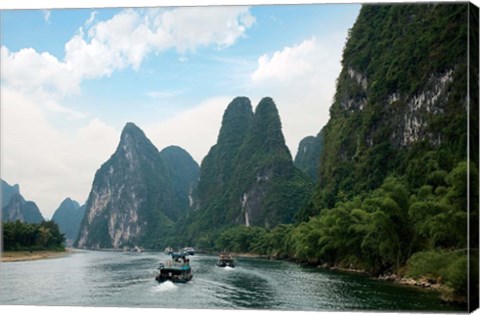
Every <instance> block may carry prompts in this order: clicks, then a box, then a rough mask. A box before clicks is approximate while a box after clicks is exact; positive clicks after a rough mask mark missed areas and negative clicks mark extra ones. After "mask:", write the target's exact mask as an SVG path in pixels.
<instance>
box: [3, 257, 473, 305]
mask: <svg viewBox="0 0 480 315" xmlns="http://www.w3.org/2000/svg"><path fill="white" fill-rule="evenodd" d="M167 258H168V257H167V256H166V255H164V254H163V253H154V252H144V253H121V252H101V251H78V252H76V253H73V254H70V255H67V256H66V257H62V258H57V259H49V260H37V261H25V262H14V263H2V264H0V304H2V305H18V304H21V305H71V306H79V305H80V306H125V307H127V306H128V307H166V308H195V309H216V308H220V309H272V310H304V311H307V310H310V311H323V310H387V311H391V310H397V311H413V310H416V311H441V312H450V311H453V312H459V311H465V310H464V309H460V308H458V307H453V306H447V305H443V304H442V303H440V301H439V299H438V295H437V294H436V293H435V292H432V291H426V290H421V289H417V288H410V287H404V286H400V285H395V284H392V283H388V282H383V281H378V280H374V279H371V278H368V277H366V276H362V275H357V274H350V273H339V272H332V271H326V270H321V269H316V268H307V267H302V266H299V265H297V264H294V263H290V262H284V261H270V260H265V259H260V258H237V259H236V261H237V267H235V268H219V267H217V266H216V265H215V261H216V257H215V256H211V255H195V256H192V257H191V266H192V271H193V280H192V281H190V282H189V283H187V284H173V283H171V282H166V283H162V284H159V283H157V282H156V281H155V280H154V278H155V275H156V266H157V265H158V263H159V262H162V261H165V260H166V259H167Z"/></svg>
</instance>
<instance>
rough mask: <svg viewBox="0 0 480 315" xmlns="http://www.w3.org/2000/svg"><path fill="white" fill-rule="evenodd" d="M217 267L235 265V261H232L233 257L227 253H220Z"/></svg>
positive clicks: (232, 266)
mask: <svg viewBox="0 0 480 315" xmlns="http://www.w3.org/2000/svg"><path fill="white" fill-rule="evenodd" d="M217 266H218V267H231V268H234V267H235V262H234V261H233V257H232V256H231V255H230V254H229V253H225V252H224V253H220V255H219V256H218V260H217Z"/></svg>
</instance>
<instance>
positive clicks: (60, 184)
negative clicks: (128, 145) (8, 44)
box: [1, 87, 119, 218]
mask: <svg viewBox="0 0 480 315" xmlns="http://www.w3.org/2000/svg"><path fill="white" fill-rule="evenodd" d="M1 97H2V98H1V102H2V115H1V119H2V121H1V126H2V130H1V131H2V133H1V134H2V142H1V143H2V148H1V149H2V150H1V162H2V164H1V166H2V167H1V174H2V178H4V179H5V180H7V181H8V182H9V183H11V184H14V183H18V184H20V188H21V193H22V195H24V197H25V198H26V199H27V200H33V201H35V202H36V203H37V205H38V206H39V208H40V211H41V212H42V214H43V215H44V216H46V217H48V218H51V216H52V215H53V211H54V210H55V209H56V207H58V205H59V204H60V202H61V201H62V200H63V199H64V198H66V197H71V198H73V199H76V200H78V201H79V202H84V201H85V199H86V198H87V196H88V193H89V190H90V187H91V183H92V180H93V176H94V174H95V171H96V170H97V169H98V167H99V166H100V165H101V163H103V162H104V161H105V160H106V159H108V157H109V156H110V154H112V152H113V150H114V149H115V146H116V143H117V141H118V137H119V133H118V132H117V131H116V130H115V129H114V128H112V127H110V126H108V125H107V124H105V123H104V122H102V121H100V120H99V119H93V120H92V121H90V122H89V123H88V124H87V125H86V126H84V127H83V128H81V129H80V130H78V131H74V132H68V131H65V130H57V129H56V128H54V127H53V126H52V125H51V124H50V122H49V120H48V117H47V116H46V115H45V112H44V110H43V109H42V108H41V107H39V106H38V105H37V103H38V102H41V101H49V102H53V101H52V100H49V99H42V98H41V96H40V95H35V96H28V95H26V94H25V93H21V92H19V91H16V90H14V89H11V88H5V87H3V88H2V95H1Z"/></svg>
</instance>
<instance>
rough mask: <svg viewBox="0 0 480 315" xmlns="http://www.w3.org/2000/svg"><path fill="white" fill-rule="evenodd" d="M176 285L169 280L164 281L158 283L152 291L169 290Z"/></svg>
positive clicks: (173, 288)
mask: <svg viewBox="0 0 480 315" xmlns="http://www.w3.org/2000/svg"><path fill="white" fill-rule="evenodd" d="M176 288H177V287H176V286H175V284H174V283H173V282H171V281H165V282H162V283H160V284H159V285H157V286H155V288H154V291H155V292H165V291H171V290H175V289H176Z"/></svg>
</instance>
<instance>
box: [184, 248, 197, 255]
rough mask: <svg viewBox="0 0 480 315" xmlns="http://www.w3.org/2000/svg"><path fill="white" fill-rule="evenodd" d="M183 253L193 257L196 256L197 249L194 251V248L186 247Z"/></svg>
mask: <svg viewBox="0 0 480 315" xmlns="http://www.w3.org/2000/svg"><path fill="white" fill-rule="evenodd" d="M183 251H184V252H185V253H187V254H189V255H191V256H193V255H195V249H193V247H185V248H184V249H183Z"/></svg>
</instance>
